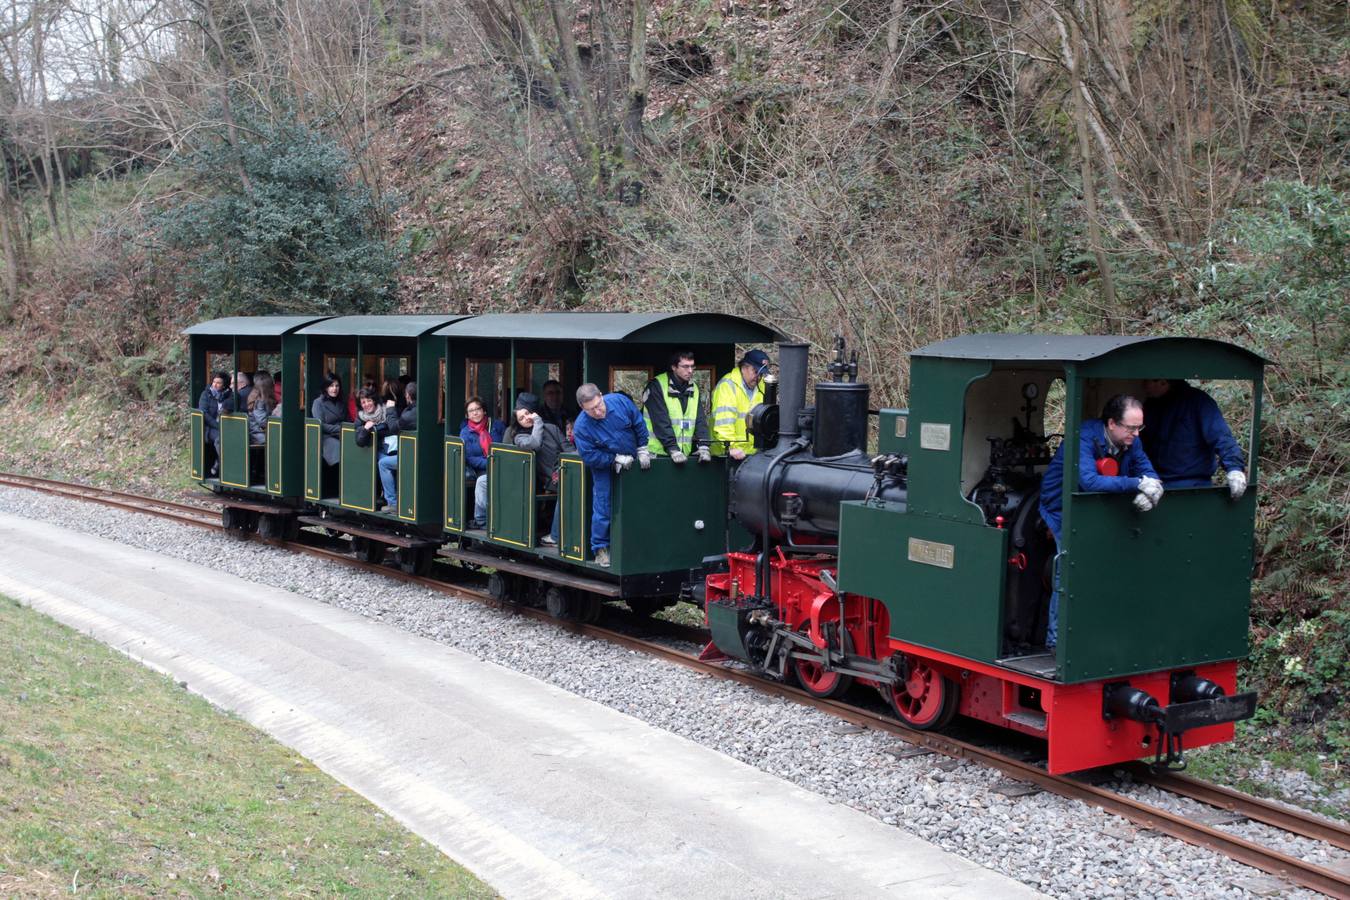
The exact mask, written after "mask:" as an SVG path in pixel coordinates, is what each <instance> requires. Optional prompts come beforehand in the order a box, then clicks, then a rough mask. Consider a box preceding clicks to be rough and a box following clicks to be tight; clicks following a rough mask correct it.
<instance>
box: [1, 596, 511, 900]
mask: <svg viewBox="0 0 1350 900" xmlns="http://www.w3.org/2000/svg"><path fill="white" fill-rule="evenodd" d="M71 893H78V894H79V895H80V896H93V897H126V896H157V895H163V894H172V895H192V896H199V895H205V894H230V895H244V896H257V897H283V896H284V897H294V896H302V897H303V896H332V895H338V894H356V895H362V896H382V897H391V896H432V895H434V896H442V897H492V896H494V894H493V892H492V890H491V889H490V888H489V887H487V886H486V885H484V884H483V883H482V882H480V881H478V880H477V879H475V878H474V877H473V876H472V875H470V874H469V873H468V872H467V871H465V870H464V869H462V868H460V867H459V866H457V865H455V864H454V863H453V862H451V861H450V860H449V859H447V858H446V857H445V856H444V855H442V854H441V853H439V852H438V851H437V850H436V849H435V848H433V847H431V846H430V845H429V844H427V843H426V842H425V841H423V840H422V839H421V838H419V837H417V836H416V835H413V834H411V833H410V832H408V831H406V830H405V829H403V828H402V827H401V826H399V825H398V824H397V823H396V822H394V821H393V820H392V819H390V818H389V817H387V816H385V815H384V814H383V813H381V812H380V811H379V810H377V809H376V808H375V807H374V806H372V805H371V804H369V803H368V802H366V801H365V800H364V799H362V798H361V797H360V796H358V795H356V794H354V793H352V792H351V791H349V790H347V789H346V788H345V787H343V786H342V785H340V784H338V783H337V782H335V781H333V780H332V779H330V778H329V777H328V776H327V775H324V774H323V773H322V772H320V771H319V770H318V769H316V768H315V767H314V766H313V765H312V764H310V763H309V762H308V761H307V760H305V759H303V758H301V757H299V756H297V755H296V754H295V753H294V752H292V751H290V750H288V749H287V748H286V747H284V746H282V745H280V744H278V743H277V742H275V741H273V740H272V739H271V738H269V737H267V736H266V735H264V734H262V733H261V732H259V731H257V730H255V729H253V728H252V727H250V726H249V725H248V724H246V723H245V722H243V721H242V720H240V719H238V718H236V717H234V716H231V715H229V714H223V713H221V712H220V711H219V710H217V709H216V708H214V707H212V706H211V705H210V704H209V703H207V702H206V701H205V700H203V699H202V698H200V697H198V696H196V695H194V694H189V693H188V692H187V691H185V690H183V689H181V688H179V687H178V686H177V685H175V684H174V683H173V681H171V680H169V679H168V678H165V677H164V676H161V675H157V674H155V673H154V672H152V671H150V670H149V669H146V668H143V667H141V666H139V665H137V664H136V663H134V662H132V661H131V660H128V659H126V658H124V657H122V656H120V655H119V654H117V653H116V652H114V651H113V650H111V649H109V648H107V647H105V646H103V645H102V644H100V643H98V642H96V641H94V640H92V639H90V638H86V637H84V636H82V635H79V634H77V633H76V632H74V631H72V630H71V629H69V628H66V627H65V626H63V625H60V624H58V623H56V622H54V621H52V620H51V619H49V618H47V617H46V616H43V615H40V614H38V613H36V612H34V611H33V610H31V609H28V608H26V607H24V606H21V605H20V604H19V603H17V602H16V601H14V600H11V599H9V598H6V597H0V896H6V897H9V896H54V895H56V894H67V895H68V894H71Z"/></svg>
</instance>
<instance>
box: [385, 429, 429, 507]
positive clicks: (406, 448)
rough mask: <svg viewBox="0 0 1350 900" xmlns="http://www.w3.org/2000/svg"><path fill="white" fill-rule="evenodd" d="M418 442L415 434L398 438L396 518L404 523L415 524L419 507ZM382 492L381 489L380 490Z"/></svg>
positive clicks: (421, 505)
mask: <svg viewBox="0 0 1350 900" xmlns="http://www.w3.org/2000/svg"><path fill="white" fill-rule="evenodd" d="M417 447H418V440H417V435H415V434H400V435H399V436H398V473H397V478H398V517H399V518H400V519H403V520H405V521H409V522H416V521H417V513H418V509H419V507H421V508H423V509H425V506H424V505H423V504H420V503H419V502H418V500H419V497H418V494H419V491H418V490H417V488H418V485H419V484H421V479H420V476H421V474H422V473H421V472H419V471H418V469H419V467H420V465H421V464H422V460H421V459H420V458H419V456H418V453H417ZM381 490H383V488H381Z"/></svg>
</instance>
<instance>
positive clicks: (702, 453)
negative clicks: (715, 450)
mask: <svg viewBox="0 0 1350 900" xmlns="http://www.w3.org/2000/svg"><path fill="white" fill-rule="evenodd" d="M698 461H699V462H701V463H709V462H712V451H711V450H709V449H708V448H707V447H699V448H698Z"/></svg>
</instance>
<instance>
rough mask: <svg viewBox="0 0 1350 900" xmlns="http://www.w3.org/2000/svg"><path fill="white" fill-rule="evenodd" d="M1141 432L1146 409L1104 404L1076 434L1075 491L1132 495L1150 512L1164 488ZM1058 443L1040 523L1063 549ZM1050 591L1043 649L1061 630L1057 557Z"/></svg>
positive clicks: (1131, 403)
mask: <svg viewBox="0 0 1350 900" xmlns="http://www.w3.org/2000/svg"><path fill="white" fill-rule="evenodd" d="M1143 430H1144V405H1143V404H1142V403H1140V402H1139V401H1138V400H1137V399H1135V398H1134V397H1131V396H1130V395H1128V394H1116V395H1115V396H1114V397H1112V398H1111V399H1110V400H1107V401H1106V407H1105V408H1104V409H1102V417H1101V418H1100V419H1088V420H1087V421H1085V422H1084V423H1083V425H1082V428H1081V429H1080V430H1079V432H1078V489H1079V490H1080V491H1102V492H1107V493H1116V494H1128V493H1132V492H1137V493H1135V497H1134V505H1135V508H1136V509H1138V510H1139V511H1140V512H1148V511H1149V510H1150V509H1152V508H1153V507H1155V506H1157V505H1158V503H1159V502H1160V501H1161V500H1162V495H1163V485H1162V481H1161V480H1159V478H1158V473H1157V472H1155V471H1154V470H1153V464H1152V463H1151V462H1149V460H1148V456H1146V455H1145V454H1144V445H1143V443H1142V442H1141V441H1140V440H1138V438H1139V432H1141V431H1143ZM1067 440H1068V439H1067V438H1066V439H1065V440H1063V441H1060V444H1059V449H1058V450H1056V451H1055V457H1054V459H1052V460H1051V461H1050V467H1049V468H1048V469H1046V470H1045V477H1044V478H1042V479H1041V519H1043V520H1044V521H1045V524H1046V527H1048V528H1049V529H1050V533H1051V534H1052V535H1054V537H1055V545H1056V546H1059V545H1061V544H1062V543H1063V541H1062V540H1061V539H1060V529H1061V528H1062V527H1063V516H1062V513H1063V510H1064V444H1065V443H1067ZM1055 559H1056V564H1055V572H1054V578H1053V589H1052V590H1051V593H1050V616H1049V626H1048V627H1047V628H1046V632H1045V646H1046V648H1047V649H1049V648H1053V647H1054V646H1055V644H1056V643H1057V637H1058V627H1057V626H1058V624H1059V564H1058V559H1059V557H1058V555H1056V557H1055Z"/></svg>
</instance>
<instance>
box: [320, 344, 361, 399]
mask: <svg viewBox="0 0 1350 900" xmlns="http://www.w3.org/2000/svg"><path fill="white" fill-rule="evenodd" d="M329 372H332V373H333V374H334V375H336V376H337V377H338V378H339V379H341V381H342V393H343V395H344V396H349V395H350V394H351V393H352V392H353V391H356V390H360V388H361V382H360V381H358V380H357V378H356V357H355V356H338V355H337V354H334V353H329V354H326V355H325V356H324V358H323V375H324V377H325V378H326V377H327V375H328V373H329Z"/></svg>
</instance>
